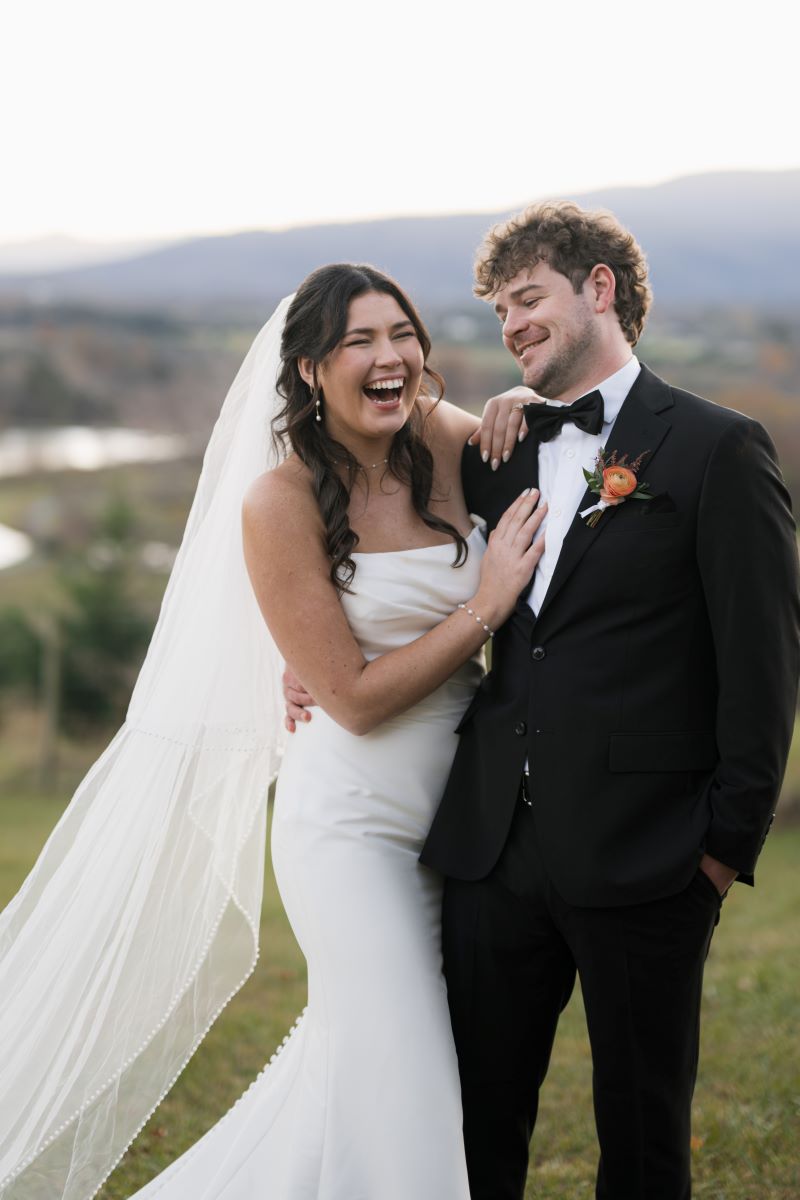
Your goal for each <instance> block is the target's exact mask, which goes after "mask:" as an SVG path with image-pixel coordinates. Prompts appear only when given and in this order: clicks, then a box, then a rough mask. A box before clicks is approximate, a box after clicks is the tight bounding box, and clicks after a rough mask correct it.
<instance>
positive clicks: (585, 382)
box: [522, 294, 601, 400]
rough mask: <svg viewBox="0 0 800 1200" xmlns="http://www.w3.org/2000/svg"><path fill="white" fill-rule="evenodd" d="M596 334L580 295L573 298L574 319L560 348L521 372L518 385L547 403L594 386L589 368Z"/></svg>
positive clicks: (596, 342)
mask: <svg viewBox="0 0 800 1200" xmlns="http://www.w3.org/2000/svg"><path fill="white" fill-rule="evenodd" d="M600 342H601V337H600V331H599V329H598V328H597V325H596V323H595V321H594V319H593V314H592V313H591V310H590V308H589V305H588V304H587V303H586V300H585V298H584V296H583V295H582V294H577V295H576V296H575V319H574V322H573V323H572V324H571V328H570V329H569V332H568V334H567V336H565V337H564V339H563V341H562V344H561V346H559V347H558V348H557V349H555V350H554V351H553V353H552V354H551V355H550V356H549V357H547V358H545V359H544V360H543V361H542V362H540V363H536V362H534V363H531V364H529V365H528V366H525V367H523V369H522V382H523V384H524V385H525V386H526V387H529V388H533V390H534V391H535V392H537V393H538V395H540V396H544V397H545V398H546V399H547V400H560V399H562V397H563V396H565V395H567V394H570V395H574V394H575V393H576V391H577V392H578V394H580V393H581V392H582V391H589V390H591V388H592V387H594V386H595V384H596V383H597V380H596V379H595V378H594V372H593V364H594V360H595V358H596V357H597V351H598V349H599V347H600Z"/></svg>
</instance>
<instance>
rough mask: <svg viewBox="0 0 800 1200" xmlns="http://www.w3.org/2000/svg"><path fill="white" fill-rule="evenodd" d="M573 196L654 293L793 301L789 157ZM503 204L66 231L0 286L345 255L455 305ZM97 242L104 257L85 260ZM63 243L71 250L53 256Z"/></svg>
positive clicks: (198, 281)
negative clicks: (205, 233)
mask: <svg viewBox="0 0 800 1200" xmlns="http://www.w3.org/2000/svg"><path fill="white" fill-rule="evenodd" d="M574 198H575V199H576V200H577V202H578V203H579V204H581V205H583V206H584V207H587V208H609V209H611V210H612V211H613V212H615V213H616V214H617V215H618V216H619V217H620V219H621V220H622V221H623V223H625V224H626V225H628V226H629V227H630V228H631V229H633V230H634V231H635V232H636V236H637V238H638V239H639V241H640V242H641V244H642V245H643V246H644V247H645V248H646V250H647V255H648V259H649V261H650V267H651V271H652V275H653V280H654V283H655V287H656V293H657V296H658V299H659V302H660V303H664V304H677V305H686V304H691V305H705V304H722V305H726V306H728V305H739V304H745V305H758V306H759V307H760V308H762V309H763V308H766V309H768V310H769V311H777V310H780V309H781V308H783V306H785V305H789V304H791V305H798V304H800V276H798V274H797V272H793V271H791V270H788V269H787V266H788V263H789V262H790V261H791V260H794V261H795V262H797V261H798V258H799V257H800V222H798V220H797V213H798V212H800V170H796V171H760V172H757V171H730V172H714V173H708V174H700V175H692V176H688V177H684V178H681V179H675V180H672V181H670V182H668V183H663V184H659V185H657V186H653V187H624V188H611V189H607V190H603V191H596V192H585V193H582V194H580V195H577V196H575V197H574ZM516 207H522V201H521V202H520V205H519V206H515V209H516ZM515 209H512V211H515ZM506 215H507V213H502V212H493V213H475V214H470V215H458V216H437V217H410V218H395V219H391V220H374V221H366V222H363V221H362V222H354V223H348V224H332V225H316V226H306V227H303V228H295V229H289V230H286V231H283V232H264V231H251V232H243V233H237V234H232V235H227V236H220V237H205V238H190V239H186V240H181V241H179V242H176V243H172V244H168V245H162V246H159V247H158V248H156V249H148V250H146V251H145V252H136V253H131V249H130V247H126V246H124V245H117V246H114V245H111V246H108V247H106V248H105V250H103V248H102V247H99V246H97V245H96V244H92V243H86V244H84V245H83V247H82V246H81V244H80V243H77V242H74V241H72V240H70V239H54V240H49V241H45V242H43V243H42V242H38V243H34V244H29V245H28V247H27V248H22V249H21V248H20V247H5V248H4V247H2V246H0V295H17V296H21V297H27V298H31V299H34V300H47V301H51V302H61V301H65V300H66V301H76V300H78V301H90V302H102V303H104V304H105V303H112V304H115V305H121V304H125V305H129V304H134V305H140V304H143V303H144V304H155V305H159V306H160V305H170V306H173V305H184V306H185V305H188V306H191V307H192V308H198V309H202V308H207V307H211V308H212V309H217V308H218V307H219V306H221V305H225V304H233V305H243V304H255V305H260V304H272V303H274V302H275V301H276V300H278V299H279V298H280V297H281V296H283V295H286V293H287V292H291V291H292V290H293V289H294V288H295V287H296V285H297V282H298V281H299V280H300V279H302V278H303V277H304V276H305V275H306V274H308V272H309V271H311V270H312V269H313V268H314V267H315V266H319V265H320V263H325V262H337V261H340V260H345V261H356V262H359V261H366V262H371V263H374V265H375V266H377V267H380V268H381V269H383V270H386V271H388V272H389V273H390V274H393V275H396V276H397V277H398V278H399V279H401V280H402V282H403V284H404V285H405V287H406V288H407V289H408V290H409V291H410V292H412V293H413V294H414V296H415V297H416V299H417V300H418V302H419V303H420V304H421V305H423V306H425V307H428V306H431V305H456V306H459V305H462V304H464V302H465V299H466V298H467V297H469V294H470V280H471V273H470V265H471V262H472V257H473V254H474V251H475V248H476V246H477V245H478V244H479V242H480V240H481V237H482V235H483V233H484V232H485V230H486V229H487V228H488V226H489V225H490V224H492V223H493V222H495V221H497V220H500V219H501V218H502V217H504V216H506ZM48 253H49V255H50V258H51V261H50V262H48V261H47V259H48ZM104 254H105V255H106V256H108V259H109V260H110V261H105V262H99V261H97V260H98V258H99V257H100V256H102V255H104ZM26 255H27V257H25V256H26ZM70 255H71V257H72V262H68V261H65V256H67V257H69V256H70ZM82 255H83V256H84V261H83V262H82V263H81V256H82ZM15 257H16V259H17V262H18V263H22V264H23V265H22V267H20V266H19V265H17V266H15V263H14V259H15ZM15 272H16V274H15Z"/></svg>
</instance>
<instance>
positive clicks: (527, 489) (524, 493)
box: [522, 488, 531, 496]
mask: <svg viewBox="0 0 800 1200" xmlns="http://www.w3.org/2000/svg"><path fill="white" fill-rule="evenodd" d="M530 492H531V489H530V488H525V491H524V492H523V493H522V494H523V496H529V495H530Z"/></svg>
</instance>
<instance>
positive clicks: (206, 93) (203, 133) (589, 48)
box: [0, 0, 800, 242]
mask: <svg viewBox="0 0 800 1200" xmlns="http://www.w3.org/2000/svg"><path fill="white" fill-rule="evenodd" d="M787 7H788V8H789V10H790V11H791V10H792V6H787V5H786V4H785V0H760V2H759V3H758V4H756V5H748V6H747V7H746V8H745V7H742V8H738V6H733V5H731V4H730V3H718V2H716V0H710V2H704V0H692V2H687V0H670V2H669V3H666V2H664V0H656V2H654V3H647V2H646V0H638V2H637V3H635V4H634V3H625V2H618V0H607V2H605V3H600V2H598V0H591V2H585V0H548V3H546V4H543V3H541V2H540V0H513V2H512V0H494V2H492V0H480V2H479V3H475V2H473V0H341V2H340V3H335V2H334V0H325V2H324V3H323V2H320V0H283V2H281V0H278V2H277V3H276V2H275V0H260V2H259V3H253V2H252V0H224V3H223V2H219V3H214V4H212V3H207V2H205V0H191V2H188V0H137V2H136V3H135V4H134V3H131V2H130V0H118V2H116V3H109V2H108V0H69V2H68V3H65V2H64V0H25V2H24V3H21V2H18V3H11V2H10V0H9V2H8V3H7V5H6V6H5V15H4V20H3V41H4V54H3V60H4V61H3V70H2V73H0V111H2V113H3V139H2V141H3V159H4V169H3V173H2V174H3V183H2V185H1V187H0V242H12V241H18V240H23V239H27V238H33V237H39V236H43V235H47V234H51V233H54V232H63V233H69V234H73V235H75V236H79V237H84V238H90V239H98V240H105V239H109V240H111V239H120V238H124V239H128V238H138V237H145V238H150V237H158V236H175V235H181V234H196V233H204V232H226V231H230V230H235V229H246V228H267V227H272V228H275V227H281V226H286V225H292V224H303V223H308V222H323V221H328V220H348V219H353V218H360V217H374V216H384V215H390V214H399V213H433V212H458V211H462V212H463V211H476V210H485V209H504V208H510V207H514V206H517V205H519V204H521V203H523V202H525V201H527V200H529V199H533V198H534V197H536V196H540V195H542V194H553V193H556V192H558V193H561V194H570V193H576V192H580V191H584V190H588V189H592V188H597V187H603V186H607V185H611V184H637V183H653V182H658V181H660V180H664V179H669V178H673V177H675V176H677V175H682V174H690V173H695V172H698V171H707V170H719V169H726V168H755V169H758V168H786V167H796V166H800V150H798V137H797V93H796V56H797V36H796V33H797V29H796V26H795V29H794V31H793V30H792V29H790V27H789V21H790V19H792V18H789V17H787V16H785V15H782V10H783V13H784V14H785V13H786V10H787ZM739 12H741V13H742V14H743V15H742V16H739V15H737V14H738V13H739Z"/></svg>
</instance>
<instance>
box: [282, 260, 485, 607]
mask: <svg viewBox="0 0 800 1200" xmlns="http://www.w3.org/2000/svg"><path fill="white" fill-rule="evenodd" d="M366 292H381V293H383V294H385V295H387V296H393V297H394V299H395V300H396V301H397V303H398V304H399V305H400V308H401V309H402V310H403V312H404V313H405V315H406V316H407V317H408V319H409V321H410V322H411V324H412V325H413V326H414V330H415V332H416V335H417V337H418V338H419V342H420V345H421V346H422V354H423V361H424V366H423V371H424V374H425V375H426V376H427V378H428V380H429V381H430V382H431V383H432V384H433V385H434V389H435V391H434V392H431V391H430V390H428V388H427V386H426V384H424V383H423V385H422V387H421V388H420V394H421V395H423V394H424V395H426V396H430V397H431V398H432V399H433V400H434V404H433V406H432V407H431V409H430V410H429V412H432V411H433V408H434V407H435V405H436V404H438V402H439V400H441V398H442V396H443V395H444V380H443V379H442V377H441V375H439V374H438V372H437V371H434V370H433V369H432V368H431V367H429V366H428V355H429V354H430V352H431V339H430V337H429V336H428V331H427V330H426V328H425V326H424V325H423V324H422V320H421V318H420V316H419V313H418V312H417V310H416V309H415V307H414V305H413V304H412V303H411V301H410V300H409V298H408V296H407V295H406V294H405V292H404V291H403V290H402V288H401V287H400V286H399V285H398V284H396V283H395V281H394V280H393V279H390V278H389V276H388V275H384V274H382V273H381V272H380V271H377V270H376V269H375V268H374V267H371V266H367V265H364V264H353V263H333V264H331V265H330V266H326V267H319V268H318V270H316V271H312V273H311V274H310V275H309V276H308V277H307V278H306V279H304V280H303V282H302V283H301V284H300V287H299V288H298V289H297V292H296V294H295V297H294V299H293V300H292V303H291V305H290V306H289V311H288V313H287V314H286V324H285V326H284V330H283V338H282V340H281V370H280V372H279V374H278V394H279V395H280V396H281V397H282V398H283V400H284V401H285V403H284V406H283V408H282V409H281V411H280V412H279V413H278V414H277V416H276V417H275V419H274V421H273V423H272V433H273V438H274V439H275V442H276V444H277V445H278V446H279V447H280V448H281V449H282V450H283V451H285V450H286V445H287V442H288V443H289V445H291V448H292V450H294V452H295V454H296V455H297V456H298V458H300V459H301V460H302V461H303V462H304V463H305V465H306V466H307V467H308V468H309V470H310V471H311V478H312V486H313V488H314V494H315V495H316V498H317V503H318V505H319V510H320V513H321V514H322V520H323V522H324V525H325V542H326V547H327V551H328V554H329V555H330V558H331V580H332V581H333V583H334V584H335V585H336V587H337V588H338V590H339V591H340V592H343V591H349V587H350V584H351V583H352V581H353V576H354V575H355V569H356V565H355V562H354V561H353V558H352V554H353V551H354V550H355V548H356V546H357V545H358V534H357V533H355V531H354V530H352V529H351V528H350V521H349V519H348V515H347V510H348V506H349V503H350V492H351V490H352V487H353V485H354V483H355V481H356V478H357V477H358V474H359V472H363V471H364V468H363V467H362V466H361V464H360V463H359V462H358V460H357V459H356V458H355V457H354V456H353V455H352V454H351V453H350V451H349V450H348V449H347V447H346V446H343V445H342V444H341V443H340V442H337V441H335V440H334V439H333V438H332V437H330V436H329V434H328V432H327V430H326V427H325V424H326V423H325V421H324V420H323V421H317V420H316V402H315V401H316V397H315V396H314V394H313V393H312V392H311V389H310V388H309V387H308V384H306V383H305V381H304V380H303V378H302V376H301V374H300V370H299V367H298V359H300V358H310V359H311V360H312V362H313V363H314V365H315V372H314V374H315V377H316V368H318V367H319V366H320V365H322V364H323V363H324V361H325V359H326V358H327V357H328V355H329V354H330V353H331V352H332V351H333V350H334V349H335V348H336V346H338V344H339V342H340V341H341V340H342V338H343V337H344V334H345V331H346V329H347V315H348V308H349V305H350V302H351V301H352V300H355V298H356V297H357V296H363V295H364V294H365V293H366ZM319 394H320V395H321V393H319ZM428 415H429V414H428ZM426 419H427V418H426V415H425V414H423V412H422V411H421V407H420V405H419V404H418V403H415V404H414V407H413V408H412V410H411V413H410V415H409V418H408V420H407V421H406V423H405V425H404V426H403V427H402V429H400V430H398V432H397V433H396V434H395V435H394V438H393V440H392V445H391V448H390V450H389V461H388V466H387V470H388V471H391V473H392V475H394V476H395V478H396V479H399V480H400V482H401V483H405V484H407V485H408V486H409V487H410V489H411V502H412V504H413V505H414V509H415V511H416V512H417V513H418V514H419V516H420V517H421V518H422V520H423V521H424V522H425V524H426V525H428V526H430V528H431V529H435V530H437V531H438V532H440V533H446V534H448V535H449V536H450V537H451V538H452V539H453V541H454V542H455V545H456V556H455V560H454V566H460V565H461V563H463V562H464V560H465V558H466V555H467V544H466V539H465V538H464V537H463V535H462V534H461V533H459V531H458V530H457V529H456V528H455V526H454V525H451V524H450V522H449V521H443V520H442V519H441V517H437V516H435V515H434V514H433V513H432V512H431V511H430V509H429V507H428V505H429V504H430V499H431V491H432V488H433V455H432V454H431V451H430V449H429V447H428V445H427V443H426V441H425V436H424V434H425V430H424V426H425V421H426ZM342 463H344V464H346V466H347V468H348V471H347V474H348V481H347V483H345V482H343V480H342V478H341V476H340V475H339V473H338V472H337V470H336V466H337V464H342Z"/></svg>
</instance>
